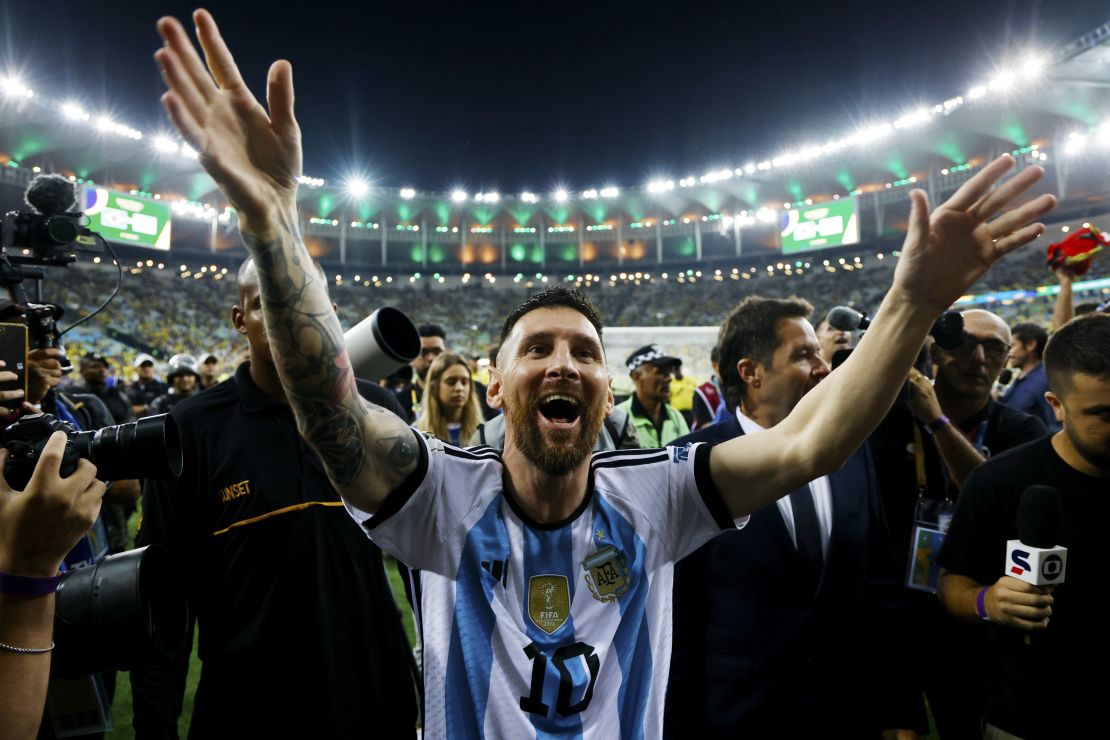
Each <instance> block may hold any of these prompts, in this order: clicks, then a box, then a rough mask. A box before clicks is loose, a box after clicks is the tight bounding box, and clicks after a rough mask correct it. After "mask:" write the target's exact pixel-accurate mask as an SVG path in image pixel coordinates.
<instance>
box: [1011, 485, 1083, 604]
mask: <svg viewBox="0 0 1110 740" xmlns="http://www.w3.org/2000/svg"><path fill="white" fill-rule="evenodd" d="M1017 530H1018V539H1016V540H1009V541H1008V542H1007V543H1006V573H1005V575H1008V576H1012V577H1014V578H1017V579H1018V580H1020V581H1025V582H1026V583H1029V584H1032V585H1034V586H1055V585H1057V584H1060V583H1063V582H1064V573H1065V570H1066V568H1067V564H1068V549H1067V548H1066V547H1060V546H1058V545H1057V544H1056V543H1057V542H1059V541H1060V494H1059V493H1058V492H1057V491H1056V489H1055V488H1053V487H1052V486H1042V485H1034V486H1029V487H1028V488H1026V489H1025V490H1024V491H1023V492H1022V494H1021V499H1020V500H1019V501H1018V511H1017Z"/></svg>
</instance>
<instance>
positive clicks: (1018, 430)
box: [869, 400, 1048, 573]
mask: <svg viewBox="0 0 1110 740" xmlns="http://www.w3.org/2000/svg"><path fill="white" fill-rule="evenodd" d="M983 422H986V428H985V430H984V432H985V433H984V436H983V446H984V447H986V448H987V450H988V451H989V452H990V454H991V455H992V456H993V455H997V454H999V453H1002V452H1005V451H1006V450H1009V449H1011V448H1013V447H1017V446H1018V445H1022V444H1025V443H1026V442H1031V441H1033V440H1035V439H1040V438H1042V437H1044V436H1045V435H1047V434H1048V430H1047V429H1046V428H1045V426H1044V424H1042V423H1041V421H1040V419H1037V418H1036V417H1033V416H1030V415H1029V414H1026V413H1024V412H1022V411H1018V410H1017V409H1014V408H1011V407H1009V406H1007V405H1005V404H1002V403H997V402H995V401H993V400H988V401H987V405H986V406H984V407H983V408H982V409H981V410H980V411H979V412H978V413H977V414H974V415H972V417H971V418H970V419H967V420H966V421H964V422H963V423H962V424H960V425H959V430H960V431H961V432H962V433H963V434H964V435H965V436H967V437H968V438H969V439H971V440H972V441H973V442H974V441H975V439H976V436H977V432H978V429H979V425H980V424H982V423H983ZM915 424H917V425H918V426H919V427H920V424H918V423H917V422H916V421H915V420H914V418H913V417H912V416H911V415H910V412H909V410H908V409H907V408H906V407H905V406H904V405H903V404H897V405H895V406H894V408H892V409H891V410H890V413H888V414H887V416H886V418H885V419H883V421H882V423H881V424H879V427H878V428H877V429H876V430H875V431H874V432H873V433H872V435H871V438H870V440H869V442H870V444H871V451H872V453H873V455H874V459H875V472H876V474H877V475H878V478H879V491H880V492H881V493H882V496H883V506H884V507H885V508H886V515H887V520H888V522H889V525H890V534H891V539H892V541H893V544H894V548H895V551H894V558H895V567H896V568H897V572H899V573H905V570H906V564H907V563H906V561H907V558H908V557H909V546H910V537H911V533H912V530H913V517H914V508H915V507H916V505H917V473H916V463H915V459H914V434H913V428H914V425H915ZM921 440H922V442H923V443H924V445H923V446H924V448H925V477H926V481H927V490H926V493H925V495H926V496H927V497H929V498H934V499H943V498H945V496H949V497H951V498H952V499H953V500H954V499H955V498H956V497H957V496H958V495H959V489H958V488H957V487H956V486H955V485H954V484H953V483H952V482H951V481H950V480H949V478H948V473H947V472H946V471H945V468H944V461H943V460H942V459H941V456H940V452H939V451H938V450H937V446H936V444H935V443H934V442H933V441H932V440H931V439H930V438H929V435H928V434H927V433H926V432H925V431H924V429H923V428H922V430H921Z"/></svg>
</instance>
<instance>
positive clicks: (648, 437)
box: [618, 344, 690, 448]
mask: <svg viewBox="0 0 1110 740" xmlns="http://www.w3.org/2000/svg"><path fill="white" fill-rule="evenodd" d="M681 364H682V360H680V359H678V358H677V357H671V356H669V355H667V354H664V352H663V350H662V349H660V348H659V345H657V344H649V345H647V346H644V347H640V348H639V349H638V350H636V351H635V352H633V353H632V354H630V355H629V356H628V358H627V359H626V360H625V365H626V366H627V367H628V373H629V375H631V376H632V382H633V384H634V386H635V390H634V392H633V393H632V395H631V396H630V397H629V399H628V400H627V401H625V402H624V403H622V404H620V405H619V406H618V408H620V409H621V410H622V411H624V412H625V413H626V414H628V416H629V417H630V418H631V419H632V425H633V426H634V427H635V429H636V436H637V437H638V438H639V440H640V446H641V447H648V448H653V447H663V446H665V445H668V444H670V443H671V440H673V439H675V438H676V437H681V436H682V435H684V434H688V433H689V432H690V428H689V427H688V426H687V425H686V420H685V419H684V418H682V414H680V413H678V411H676V410H675V409H673V408H671V405H670V404H669V403H668V401H669V400H670V398H671V377H672V375H673V373H674V370H675V368H677V367H678V366H679V365H681Z"/></svg>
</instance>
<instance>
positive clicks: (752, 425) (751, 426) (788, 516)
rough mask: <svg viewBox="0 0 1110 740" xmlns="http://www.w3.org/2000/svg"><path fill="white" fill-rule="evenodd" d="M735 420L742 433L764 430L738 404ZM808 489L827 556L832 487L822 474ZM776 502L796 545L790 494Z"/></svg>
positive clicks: (822, 547)
mask: <svg viewBox="0 0 1110 740" xmlns="http://www.w3.org/2000/svg"><path fill="white" fill-rule="evenodd" d="M736 420H737V421H739V422H740V428H741V429H743V430H744V434H758V433H759V432H764V431H766V429H764V428H763V427H761V426H760V425H759V423H758V422H757V421H755V420H754V419H750V418H748V417H747V416H745V415H744V414H743V413H742V412H741V411H740V407H739V406H737V407H736ZM809 491H810V493H811V494H813V506H814V508H815V509H817V522H818V524H820V525H821V554H822V555H824V556H826V557H828V554H829V536H830V535H831V534H832V488H831V487H830V486H829V477H828V476H827V475H822V476H821V477H820V478H814V479H813V480H811V481H810V482H809ZM776 503H777V504H778V506H779V513H780V514H782V520H783V522H785V523H786V531H787V532H789V533H790V540H791V542H793V543H794V547H797V546H798V537H797V535H796V534H795V529H794V507H793V506H792V505H791V504H790V496H789V495H787V496H783V497H782V498H780V499H779V500H778V501H777V502H776Z"/></svg>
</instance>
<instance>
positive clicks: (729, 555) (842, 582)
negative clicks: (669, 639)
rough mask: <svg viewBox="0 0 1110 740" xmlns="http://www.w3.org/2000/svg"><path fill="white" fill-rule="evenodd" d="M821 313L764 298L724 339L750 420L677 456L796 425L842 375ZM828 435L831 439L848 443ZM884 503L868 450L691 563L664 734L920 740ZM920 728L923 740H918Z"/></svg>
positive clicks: (919, 709) (680, 606)
mask: <svg viewBox="0 0 1110 740" xmlns="http://www.w3.org/2000/svg"><path fill="white" fill-rule="evenodd" d="M811 311H812V307H811V306H810V305H809V303H807V302H805V301H803V300H800V299H796V298H792V299H788V300H775V299H763V298H756V297H751V298H747V299H745V300H744V301H743V302H741V303H740V304H739V305H738V306H737V307H736V308H735V309H733V310H732V312H731V313H730V314H729V316H728V318H726V319H725V322H724V323H723V324H722V326H721V332H720V337H719V342H718V348H719V352H720V369H721V383H722V386H723V388H724V391H725V396H726V399H727V400H728V403H729V404H730V405H731V406H732V407H733V408H735V409H736V416H735V417H733V418H731V419H729V420H728V421H725V422H722V423H720V424H716V425H713V426H710V427H707V428H705V429H701V430H698V431H697V432H694V433H692V434H689V435H687V436H685V437H681V438H679V439H678V440H676V441H675V442H674V443H673V444H675V445H682V444H685V443H687V442H710V443H717V442H723V441H725V440H727V439H731V438H733V437H736V436H739V435H742V434H758V433H759V432H761V431H762V430H764V429H768V428H770V427H773V426H774V425H776V424H778V423H779V422H780V421H782V420H783V419H784V418H785V417H786V416H787V414H789V413H790V412H791V410H793V408H794V407H795V406H796V405H797V404H798V402H799V401H800V400H801V399H802V397H803V396H804V395H805V394H806V392H807V391H809V390H810V389H811V388H813V387H814V386H815V385H816V384H817V383H818V382H819V381H820V380H821V379H822V378H824V377H825V376H826V375H828V373H829V366H828V364H827V363H826V361H825V359H824V358H822V356H821V354H820V345H819V343H818V340H817V336H816V334H815V333H814V331H813V327H812V326H811V325H810V323H809V321H808V320H807V317H808V316H809V314H810V313H811ZM835 433H836V430H835V429H830V430H829V434H835ZM889 546H890V545H889V537H888V535H887V531H886V521H885V517H884V514H883V508H882V499H881V498H880V496H879V491H878V487H877V484H876V481H875V472H874V467H873V465H872V462H871V457H870V454H869V452H868V451H867V448H861V449H859V450H858V451H857V452H855V453H854V454H853V455H852V457H851V458H850V459H849V460H848V462H847V463H846V464H845V465H844V467H843V468H841V469H840V470H839V471H837V472H836V473H834V474H832V475H830V476H825V477H822V478H818V479H815V480H813V481H811V482H810V483H809V485H808V486H805V487H803V488H801V489H799V490H798V491H795V492H794V493H792V494H790V496H788V497H786V498H782V499H780V500H779V501H778V502H777V503H776V504H775V505H772V506H769V507H766V508H764V509H761V510H759V511H757V512H755V513H754V514H752V516H751V519H750V520H749V521H748V523H747V524H746V525H745V526H744V527H743V528H742V529H740V530H737V531H734V532H727V533H725V534H722V535H720V536H718V537H717V538H715V539H714V540H713V541H711V542H710V543H709V544H707V545H705V546H704V547H702V548H701V549H700V550H698V551H697V552H695V553H694V554H693V555H691V556H689V557H688V558H686V559H685V560H683V561H681V562H680V563H679V564H678V566H677V568H676V572H675V606H674V608H675V617H674V619H675V629H674V648H673V653H672V662H671V673H670V684H669V688H668V693H667V705H666V715H665V734H666V735H667V736H668V737H673V738H682V737H694V736H699V735H711V736H734V735H737V734H742V735H743V736H744V737H759V738H762V737H774V738H804V737H817V736H821V737H832V736H836V737H855V738H866V737H879V736H880V735H881V736H883V737H891V738H902V737H914V732H915V731H921V732H927V730H928V725H927V721H926V719H925V714H924V707H923V706H922V704H921V699H920V695H918V696H917V697H916V698H915V697H914V695H913V694H912V692H910V691H908V690H907V691H902V690H901V689H900V687H902V686H905V685H907V683H906V682H905V681H903V680H902V679H901V678H899V676H900V673H901V669H900V667H899V666H897V665H895V663H896V662H897V661H898V659H899V657H900V656H899V655H897V654H896V653H894V652H893V651H884V650H883V648H884V645H887V644H896V643H895V642H894V635H893V634H892V631H893V630H894V629H895V625H894V623H893V622H891V621H888V620H886V619H884V615H885V614H888V613H891V612H892V610H893V608H894V607H895V606H896V601H897V599H898V598H899V597H898V583H897V581H896V578H895V576H894V574H893V572H891V571H890V570H889V568H888V567H887V566H888V565H889ZM910 728H912V729H910Z"/></svg>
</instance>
